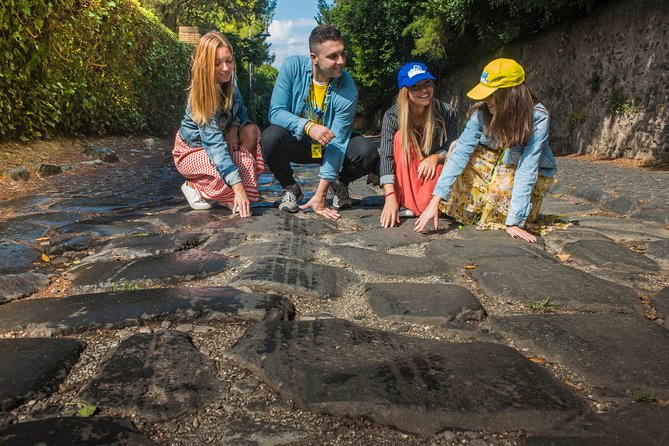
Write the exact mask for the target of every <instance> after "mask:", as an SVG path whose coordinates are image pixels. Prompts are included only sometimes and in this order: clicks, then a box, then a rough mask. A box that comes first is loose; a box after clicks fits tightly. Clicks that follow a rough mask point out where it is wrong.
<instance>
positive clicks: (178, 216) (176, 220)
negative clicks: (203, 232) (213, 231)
mask: <svg viewBox="0 0 669 446" xmlns="http://www.w3.org/2000/svg"><path fill="white" fill-rule="evenodd" d="M226 214H229V212H228V213H224V212H223V211H222V210H219V209H215V210H209V211H208V212H201V211H193V210H190V208H188V210H184V211H182V212H171V213H165V214H157V215H152V216H151V219H152V220H156V221H158V222H159V223H162V224H164V225H165V226H168V227H169V228H171V229H182V228H190V227H192V228H198V229H201V228H204V227H205V226H207V225H208V224H209V223H211V222H213V221H219V220H220V218H219V216H220V217H224V216H225V215H226Z"/></svg>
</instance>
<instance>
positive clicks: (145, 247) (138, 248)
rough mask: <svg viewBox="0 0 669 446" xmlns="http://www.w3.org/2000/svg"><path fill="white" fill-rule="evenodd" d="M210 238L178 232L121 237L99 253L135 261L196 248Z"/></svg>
mask: <svg viewBox="0 0 669 446" xmlns="http://www.w3.org/2000/svg"><path fill="white" fill-rule="evenodd" d="M209 236H210V235H209V234H203V233H199V232H178V233H175V234H160V235H148V236H131V237H120V238H115V239H112V240H109V241H108V242H106V243H104V244H103V245H102V246H101V248H100V249H99V251H98V253H99V254H108V255H112V256H114V257H118V258H123V259H134V258H136V257H145V256H150V255H157V254H164V253H168V252H175V251H183V250H186V249H191V248H195V247H197V246H199V245H201V244H202V243H204V241H206V240H207V238H209Z"/></svg>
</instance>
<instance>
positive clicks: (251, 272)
mask: <svg viewBox="0 0 669 446" xmlns="http://www.w3.org/2000/svg"><path fill="white" fill-rule="evenodd" d="M353 280H354V277H353V275H352V274H351V273H349V272H348V271H345V270H343V269H341V268H335V267H332V266H327V265H320V264H317V263H308V262H304V261H302V260H297V259H288V258H285V257H261V258H258V259H255V260H254V261H253V263H251V265H250V266H249V267H248V268H246V269H245V270H243V271H242V272H241V273H239V275H237V277H235V278H234V279H233V281H232V284H233V285H235V286H238V285H241V286H249V287H251V288H253V289H257V290H262V291H269V292H277V293H286V294H298V295H302V296H311V297H318V298H327V297H334V296H340V295H341V293H342V289H343V288H344V287H345V286H346V285H347V284H348V283H350V282H351V281H353Z"/></svg>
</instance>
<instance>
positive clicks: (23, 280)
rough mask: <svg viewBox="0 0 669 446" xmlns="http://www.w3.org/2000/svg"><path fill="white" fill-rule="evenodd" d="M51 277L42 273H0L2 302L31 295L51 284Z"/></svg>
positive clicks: (0, 299) (0, 301)
mask: <svg viewBox="0 0 669 446" xmlns="http://www.w3.org/2000/svg"><path fill="white" fill-rule="evenodd" d="M49 283H50V281H49V277H48V276H46V275H44V274H40V273H32V272H30V273H18V274H2V275H0V304H6V303H7V302H10V301H12V300H15V299H20V298H22V297H26V296H29V295H31V294H33V293H36V292H37V291H39V290H42V289H44V288H46V287H48V286H49Z"/></svg>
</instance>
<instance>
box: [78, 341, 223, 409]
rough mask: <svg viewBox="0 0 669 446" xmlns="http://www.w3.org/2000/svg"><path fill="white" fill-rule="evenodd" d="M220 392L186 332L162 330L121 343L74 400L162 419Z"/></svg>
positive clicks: (208, 363) (213, 372)
mask: <svg viewBox="0 0 669 446" xmlns="http://www.w3.org/2000/svg"><path fill="white" fill-rule="evenodd" d="M220 390H221V385H220V382H219V381H218V379H217V377H216V367H215V365H214V363H213V361H211V360H210V359H209V358H207V357H206V356H205V355H203V354H202V353H200V352H199V351H198V350H197V349H195V347H194V346H193V344H192V343H191V341H190V338H189V337H188V335H186V334H184V333H181V332H178V331H166V332H162V333H150V334H136V335H133V336H130V337H129V338H127V339H125V340H124V341H123V342H121V343H120V344H119V345H118V347H117V348H116V349H114V350H113V351H112V353H111V354H110V355H109V356H108V357H107V358H105V359H104V360H103V362H102V363H101V364H100V368H99V369H98V372H97V373H96V375H95V376H94V377H93V379H92V380H91V382H90V383H89V384H87V385H86V386H85V387H84V388H83V389H82V390H81V391H80V392H79V395H78V396H77V398H80V399H82V400H83V401H84V402H87V403H89V404H94V405H96V406H100V407H105V408H108V409H112V410H114V411H116V412H119V413H121V414H124V415H131V414H138V415H140V416H141V417H144V418H147V419H150V420H165V419H170V418H175V417H178V416H180V415H183V414H186V413H189V412H193V411H195V410H197V409H199V408H201V407H202V406H204V405H205V404H207V403H209V402H210V401H212V400H213V399H215V398H216V396H217V394H218V392H219V391H220Z"/></svg>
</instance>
